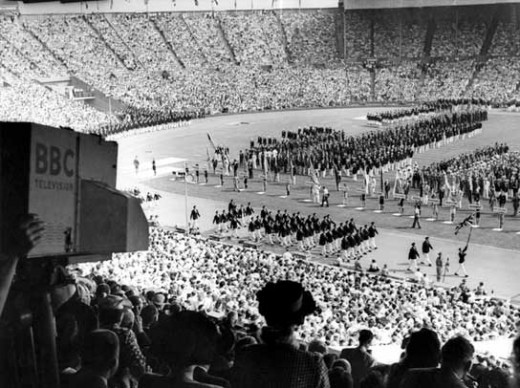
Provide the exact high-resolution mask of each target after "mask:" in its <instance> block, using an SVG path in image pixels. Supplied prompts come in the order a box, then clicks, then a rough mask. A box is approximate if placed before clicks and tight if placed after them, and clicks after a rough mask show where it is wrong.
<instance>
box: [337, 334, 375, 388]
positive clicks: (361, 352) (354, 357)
mask: <svg viewBox="0 0 520 388" xmlns="http://www.w3.org/2000/svg"><path fill="white" fill-rule="evenodd" d="M373 339H374V334H373V333H372V332H371V331H370V330H361V331H360V332H359V345H358V347H357V348H352V349H343V350H342V351H341V354H340V356H339V357H340V358H344V359H345V360H347V361H348V362H349V363H350V365H352V380H353V382H354V387H355V388H358V387H360V383H361V380H362V379H363V378H364V377H365V376H366V375H367V374H368V371H369V369H370V368H371V367H372V366H374V364H375V360H374V358H373V357H372V355H371V354H370V346H371V344H372V340H373Z"/></svg>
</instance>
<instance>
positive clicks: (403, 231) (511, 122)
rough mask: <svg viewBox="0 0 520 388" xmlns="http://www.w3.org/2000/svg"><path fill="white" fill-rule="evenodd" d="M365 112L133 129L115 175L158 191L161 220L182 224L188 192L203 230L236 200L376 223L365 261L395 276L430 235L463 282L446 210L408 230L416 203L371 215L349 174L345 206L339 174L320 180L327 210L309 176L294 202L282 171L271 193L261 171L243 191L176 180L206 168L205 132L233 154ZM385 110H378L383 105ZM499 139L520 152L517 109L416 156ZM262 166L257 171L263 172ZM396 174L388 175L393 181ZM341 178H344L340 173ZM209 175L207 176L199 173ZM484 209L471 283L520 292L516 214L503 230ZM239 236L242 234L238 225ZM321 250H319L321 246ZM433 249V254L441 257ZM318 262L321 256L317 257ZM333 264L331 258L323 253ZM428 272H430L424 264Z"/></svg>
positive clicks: (390, 205)
mask: <svg viewBox="0 0 520 388" xmlns="http://www.w3.org/2000/svg"><path fill="white" fill-rule="evenodd" d="M368 110H371V111H374V110H378V109H373V108H352V109H323V110H306V111H286V112H267V113H250V114H239V115H224V116H218V117H210V118H206V119H202V120H197V121H195V122H193V123H192V125H191V126H189V127H183V128H177V129H173V130H169V131H163V132H156V133H149V134H142V135H135V136H130V137H126V138H122V139H120V140H119V144H120V153H119V162H118V166H119V170H118V173H119V181H118V185H119V187H120V188H128V187H133V186H139V187H141V188H142V189H143V190H144V191H148V190H149V191H153V192H158V193H160V194H161V195H162V196H163V198H162V199H161V200H160V201H158V203H157V204H154V205H145V206H146V210H147V211H148V212H149V213H153V214H158V215H159V220H160V222H161V223H162V224H163V225H172V226H173V225H185V196H184V193H185V190H186V191H187V193H188V201H187V205H188V208H189V209H191V207H192V206H193V205H195V204H196V205H197V206H198V207H199V209H200V211H201V214H202V222H201V229H202V230H203V232H204V233H208V232H210V229H211V228H212V225H211V220H212V218H213V214H214V212H215V210H216V209H219V210H220V209H224V208H226V207H227V203H228V202H229V200H230V199H231V198H234V199H235V202H237V203H243V204H246V203H247V202H251V204H252V205H253V206H254V207H255V208H259V207H261V205H266V206H267V207H268V208H270V209H282V210H283V209H287V210H288V211H290V212H295V211H300V212H301V213H303V214H308V213H317V214H318V215H324V214H331V217H332V218H333V219H334V220H336V221H338V222H340V221H343V220H346V219H349V218H352V217H353V218H354V219H355V220H356V223H357V224H358V225H362V224H367V223H368V222H370V221H375V223H376V225H377V226H378V228H379V230H380V236H379V238H378V245H379V249H378V250H376V251H375V252H373V253H371V254H369V256H368V257H365V258H364V259H362V264H363V265H368V262H369V260H370V259H372V258H374V259H376V260H377V261H378V262H379V264H380V265H382V264H384V263H387V264H388V265H389V267H390V268H391V269H392V270H393V272H394V274H395V275H396V276H407V273H406V268H407V260H406V257H407V251H408V248H409V246H410V243H411V242H412V241H415V242H416V243H418V244H420V243H421V242H422V240H423V238H424V237H425V236H430V240H431V241H432V245H433V246H434V249H435V253H436V252H438V251H442V252H443V255H444V256H445V257H446V256H449V257H450V259H451V260H450V261H451V272H452V273H451V274H449V275H448V276H447V277H446V280H445V283H446V284H448V285H455V284H458V283H459V282H460V278H459V277H456V276H454V275H453V271H454V270H455V269H456V267H457V264H456V261H457V260H456V252H457V248H458V247H461V246H463V245H464V244H465V243H466V239H467V236H468V229H466V230H464V231H462V232H461V233H460V234H459V235H458V236H455V235H454V226H453V225H446V224H444V223H443V222H442V221H445V220H446V219H447V218H448V209H447V208H443V209H442V210H441V214H440V219H439V221H437V222H427V221H426V220H424V219H423V220H422V221H421V223H422V229H420V230H418V229H411V228H410V226H411V224H412V220H411V219H410V218H408V217H407V216H408V215H411V214H412V208H411V207H410V206H407V208H406V209H405V213H406V215H405V216H403V217H396V216H393V213H395V212H396V210H397V207H396V201H393V200H390V201H387V203H386V206H385V210H384V212H383V213H382V214H376V213H374V212H373V210H374V209H376V208H377V200H376V199H375V198H374V199H369V200H368V201H367V207H366V209H365V210H363V211H360V210H356V208H358V207H359V206H360V200H359V197H358V196H355V195H354V194H355V193H359V191H356V190H357V189H359V188H360V187H361V186H360V183H359V182H357V183H356V182H353V181H352V180H351V179H347V183H348V184H349V187H350V188H351V200H350V202H349V205H348V206H347V207H346V208H340V207H338V206H337V205H338V204H340V203H341V194H342V193H340V192H337V191H335V188H334V186H335V185H334V183H333V180H332V179H331V178H330V177H328V178H325V179H322V180H321V182H322V183H324V184H326V185H327V186H328V187H329V189H330V190H331V200H330V204H331V207H329V208H322V207H319V206H318V205H316V204H312V203H308V202H305V200H306V199H308V198H309V186H308V184H307V181H308V179H307V178H305V177H298V180H297V185H296V186H295V187H293V188H292V191H291V195H290V196H289V197H288V198H282V196H284V195H285V183H284V182H285V181H286V177H284V176H282V179H281V183H279V184H277V183H273V182H270V183H269V185H268V190H267V192H266V193H265V194H258V192H260V191H261V190H262V189H261V186H262V183H261V181H260V179H259V178H258V177H256V179H253V180H252V181H251V180H250V181H249V188H248V190H245V191H242V192H240V193H237V192H234V191H233V183H232V178H231V177H227V178H226V180H225V184H224V186H223V187H215V186H218V185H219V179H218V177H217V176H214V175H213V174H210V176H209V182H208V184H198V185H197V184H185V183H184V181H179V180H175V179H174V178H173V175H172V174H171V171H172V170H173V169H174V168H184V165H185V163H187V165H188V166H189V167H190V168H193V166H194V165H195V164H196V163H198V164H199V165H200V166H201V168H204V167H205V166H207V162H206V160H207V150H209V152H210V154H212V150H211V146H210V144H209V141H208V138H207V133H209V134H210V135H211V137H212V138H213V140H214V142H215V143H217V144H218V145H224V146H226V147H229V148H230V151H231V155H232V157H234V156H236V157H237V158H238V152H239V150H240V149H245V148H246V147H248V145H249V141H250V139H255V140H256V138H257V137H258V136H264V137H265V136H272V137H280V134H281V131H282V130H283V129H286V130H296V129H297V128H298V127H304V126H310V125H316V126H330V127H332V128H334V129H340V130H344V131H345V132H347V133H348V134H353V135H355V134H358V133H361V132H364V131H367V130H369V129H368V128H367V127H366V126H365V125H364V121H363V120H362V118H363V117H364V115H365V114H366V113H367V111H368ZM379 110H381V109H379ZM495 142H507V143H508V144H509V146H510V148H511V149H512V150H519V149H520V116H518V115H517V114H514V113H506V112H493V113H491V114H490V119H489V121H487V122H486V123H485V124H484V130H483V132H482V133H481V134H478V135H476V136H474V137H472V138H469V139H465V140H460V141H456V142H454V143H451V144H449V145H448V146H446V147H442V148H440V149H435V150H430V151H427V152H425V153H421V154H418V155H416V156H415V157H414V161H416V162H417V163H419V165H428V164H429V163H432V162H434V161H439V160H442V159H446V158H451V157H453V156H456V155H457V154H459V153H462V152H468V151H471V150H474V149H476V148H479V147H483V146H486V145H490V144H493V143H495ZM136 156H137V158H138V159H139V161H140V167H139V172H138V173H137V174H136V173H135V171H134V167H133V160H134V158H135V157H136ZM152 159H155V160H156V163H157V176H156V177H155V176H154V175H153V173H152V168H151V162H152ZM258 174H259V172H257V175H258ZM393 175H394V173H390V175H388V177H389V178H393ZM344 179H345V178H344ZM202 180H203V179H202ZM483 205H484V212H483V215H482V219H481V228H479V229H475V230H473V233H472V237H471V244H470V249H469V255H468V262H467V269H468V272H469V274H470V278H469V279H468V282H469V283H470V284H471V285H476V284H478V282H480V281H484V282H485V284H486V287H487V288H488V289H493V290H494V291H495V293H497V294H499V295H502V296H506V297H514V296H515V295H516V294H518V293H520V286H518V285H517V283H518V281H517V279H518V272H517V271H518V269H520V265H519V264H518V263H519V262H520V235H517V234H516V233H518V232H520V218H514V217H512V215H511V211H509V215H508V216H507V217H506V220H505V227H504V230H503V231H502V232H494V231H493V228H496V227H497V224H498V221H497V219H496V216H494V215H493V214H491V213H490V212H489V207H488V205H487V203H486V202H483ZM430 214H431V209H430V208H429V207H427V208H425V209H424V210H423V218H427V217H429V215H430ZM467 214H469V211H467V210H466V211H461V212H459V213H458V214H457V218H456V221H457V220H458V221H460V220H462V218H463V217H465V216H466V215H467ZM241 234H245V231H244V230H242V231H241ZM265 249H268V250H273V251H277V252H281V251H280V249H279V247H277V246H276V247H270V246H267V247H265ZM315 253H317V251H315ZM435 253H434V255H435ZM315 258H316V259H319V260H323V259H320V258H318V257H316V256H315ZM325 261H328V262H331V259H325ZM424 271H426V272H427V273H428V274H429V275H431V277H432V278H433V277H434V276H433V275H434V271H435V269H434V268H428V267H425V268H424Z"/></svg>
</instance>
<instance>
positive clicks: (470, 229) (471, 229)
mask: <svg viewBox="0 0 520 388" xmlns="http://www.w3.org/2000/svg"><path fill="white" fill-rule="evenodd" d="M471 232H473V228H471V227H470V228H469V233H468V241H466V246H468V245H469V240H470V238H471Z"/></svg>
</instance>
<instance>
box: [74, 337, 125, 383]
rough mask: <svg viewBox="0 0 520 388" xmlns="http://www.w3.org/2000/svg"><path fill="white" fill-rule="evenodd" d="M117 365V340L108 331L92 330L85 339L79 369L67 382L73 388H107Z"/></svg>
mask: <svg viewBox="0 0 520 388" xmlns="http://www.w3.org/2000/svg"><path fill="white" fill-rule="evenodd" d="M118 365H119V339H118V337H117V335H116V334H115V333H113V332H112V331H110V330H103V329H100V330H94V331H92V332H90V333H89V334H87V336H86V337H85V345H84V347H83V350H82V351H81V369H80V370H79V371H78V372H77V373H75V374H74V375H73V376H72V377H71V378H70V382H69V387H71V388H72V387H74V388H108V387H109V384H108V380H109V379H110V378H111V377H113V376H114V374H115V373H116V371H117V369H118Z"/></svg>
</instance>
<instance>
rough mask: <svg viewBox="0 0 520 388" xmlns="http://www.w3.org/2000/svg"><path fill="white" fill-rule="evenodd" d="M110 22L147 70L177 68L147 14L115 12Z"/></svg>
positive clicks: (178, 66)
mask: <svg viewBox="0 0 520 388" xmlns="http://www.w3.org/2000/svg"><path fill="white" fill-rule="evenodd" d="M111 23H112V24H113V25H114V27H115V28H116V29H117V31H118V32H119V34H121V37H122V38H123V39H124V40H125V42H126V43H127V44H128V46H129V47H130V48H131V49H132V50H133V51H134V53H135V55H136V56H137V59H138V60H139V62H140V63H142V64H143V66H144V67H145V68H146V69H147V70H148V71H151V72H161V71H163V70H168V71H175V70H179V68H180V65H179V62H178V61H177V60H176V58H175V56H174V54H173V53H172V52H171V50H170V49H169V48H168V47H167V46H166V43H165V42H164V40H163V38H162V37H161V36H160V34H159V32H158V31H157V30H156V29H155V28H154V26H153V24H152V23H151V21H150V20H149V19H148V16H147V15H142V14H117V15H114V16H113V17H112V20H111Z"/></svg>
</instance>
